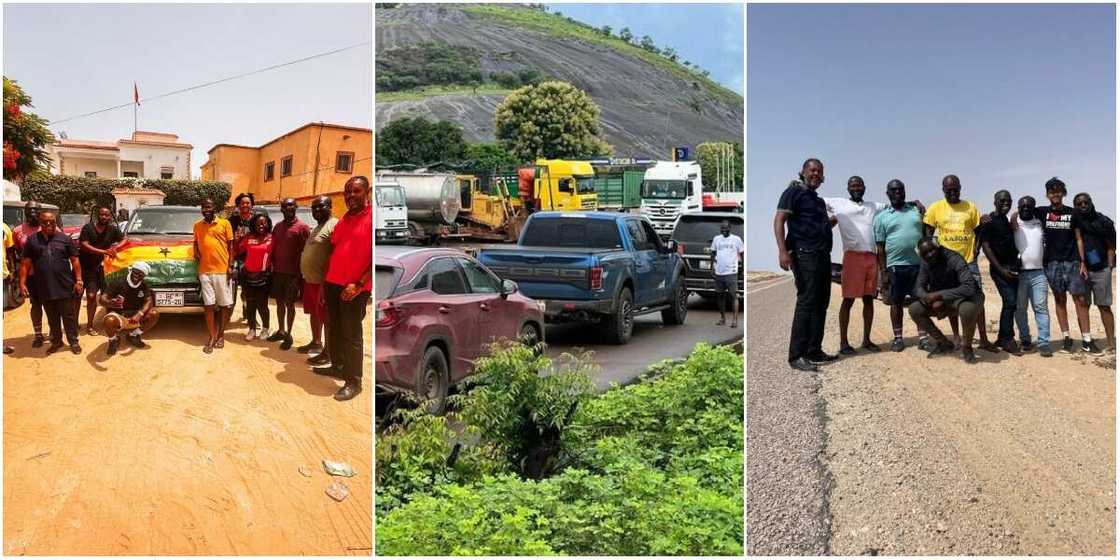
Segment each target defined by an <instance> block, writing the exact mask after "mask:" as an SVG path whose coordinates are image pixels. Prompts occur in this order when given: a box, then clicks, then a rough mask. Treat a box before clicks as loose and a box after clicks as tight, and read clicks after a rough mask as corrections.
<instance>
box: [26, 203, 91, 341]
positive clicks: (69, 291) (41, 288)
mask: <svg viewBox="0 0 1120 560" xmlns="http://www.w3.org/2000/svg"><path fill="white" fill-rule="evenodd" d="M39 226H40V229H39V232H38V233H36V234H34V235H32V236H31V237H28V238H27V241H26V242H24V245H23V261H22V263H21V266H20V271H19V276H20V277H19V289H20V292H21V293H23V296H24V297H27V296H28V295H29V293H30V291H29V290H28V287H27V279H28V277H29V276H30V277H31V279H32V282H34V283H35V293H37V294H38V297H39V299H40V300H41V301H42V302H43V311H45V312H46V313H47V324H48V325H49V329H50V338H51V345H50V347H49V348H47V354H48V355H49V354H53V353H55V352H57V351H58V350H59V349H60V348H62V331H63V328H65V329H66V340H67V342H69V343H70V351H71V352H73V353H75V354H80V353H81V352H82V347H81V346H79V345H78V318H77V313H76V311H77V310H76V309H75V308H74V298H77V297H80V296H81V293H82V288H83V285H82V264H81V263H80V262H78V247H77V246H76V245H74V243H73V241H72V240H71V239H70V236H69V235H66V234H65V233H63V232H62V231H61V230H60V229H58V215H57V214H56V213H55V212H54V211H52V210H47V211H43V212H40V213H39Z"/></svg>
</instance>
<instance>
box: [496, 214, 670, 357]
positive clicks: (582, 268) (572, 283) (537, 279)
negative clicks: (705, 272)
mask: <svg viewBox="0 0 1120 560" xmlns="http://www.w3.org/2000/svg"><path fill="white" fill-rule="evenodd" d="M675 245H676V244H675V242H672V241H670V242H669V243H668V244H664V243H662V241H661V239H660V237H658V235H657V232H656V231H654V229H653V225H652V224H651V223H650V222H649V220H648V219H646V218H644V217H642V216H636V215H631V214H619V213H614V212H537V213H535V214H533V215H532V216H530V217H529V220H528V221H527V222H526V223H525V227H524V228H523V229H522V231H521V237H520V239H519V240H518V242H517V245H516V246H514V247H510V248H485V249H483V250H481V251H480V252H479V254H478V260H479V261H481V262H482V263H483V264H484V265H486V266H487V267H488V268H489V269H490V270H492V271H493V272H494V273H495V274H497V275H498V276H500V277H501V278H502V279H509V280H513V281H515V282H517V284H518V288H519V289H520V291H521V292H522V293H524V294H525V295H527V296H529V297H531V298H533V299H536V300H538V301H542V302H544V304H545V321H547V322H550V323H561V322H570V321H578V322H586V323H598V324H600V325H602V327H603V328H604V331H605V332H604V334H605V335H606V337H607V339H608V340H610V341H612V342H614V343H615V344H626V343H627V342H629V341H630V336H631V334H633V332H634V317H636V316H638V315H645V314H648V313H655V312H661V319H662V320H663V321H664V322H665V324H667V325H680V324H683V323H684V320H685V315H687V313H688V290H687V288H686V286H685V277H684V263H683V262H682V261H681V257H680V256H679V255H678V254H677V251H676V247H675Z"/></svg>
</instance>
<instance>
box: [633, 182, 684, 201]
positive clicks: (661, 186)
mask: <svg viewBox="0 0 1120 560" xmlns="http://www.w3.org/2000/svg"><path fill="white" fill-rule="evenodd" d="M687 194H688V183H687V182H686V181H656V180H652V179H651V180H649V181H642V197H644V198H675V199H682V198H684V197H685V195H687Z"/></svg>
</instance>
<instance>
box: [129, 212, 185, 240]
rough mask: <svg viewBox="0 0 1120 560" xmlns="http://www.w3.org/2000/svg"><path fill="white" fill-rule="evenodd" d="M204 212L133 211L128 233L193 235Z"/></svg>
mask: <svg viewBox="0 0 1120 560" xmlns="http://www.w3.org/2000/svg"><path fill="white" fill-rule="evenodd" d="M201 219H202V214H201V212H199V211H198V210H194V209H181V210H180V209H176V210H171V209H166V210H140V209H138V210H137V211H136V212H133V214H132V219H131V220H129V221H128V226H126V233H128V234H129V235H135V234H144V233H156V234H178V235H191V234H193V232H194V224H195V222H197V221H199V220H201Z"/></svg>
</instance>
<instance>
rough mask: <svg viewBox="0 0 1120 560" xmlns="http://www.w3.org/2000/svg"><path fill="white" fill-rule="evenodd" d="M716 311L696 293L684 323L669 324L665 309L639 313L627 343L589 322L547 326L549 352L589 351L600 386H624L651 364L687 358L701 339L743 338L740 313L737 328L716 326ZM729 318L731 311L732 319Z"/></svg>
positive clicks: (720, 341) (715, 341) (722, 341)
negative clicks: (611, 339) (607, 337)
mask: <svg viewBox="0 0 1120 560" xmlns="http://www.w3.org/2000/svg"><path fill="white" fill-rule="evenodd" d="M717 309H718V308H717V307H716V304H715V302H710V303H709V302H706V301H705V300H703V299H702V298H700V297H698V296H696V295H693V296H692V297H691V298H690V300H689V307H688V317H687V318H686V319H685V323H684V324H683V325H680V326H675V327H670V326H665V325H664V324H662V322H661V313H653V314H650V315H646V316H643V317H638V318H636V319H635V321H634V335H633V337H632V338H631V339H630V343H629V344H626V345H624V346H618V345H615V344H610V343H604V342H602V340H601V334H600V331H599V330H598V329H597V328H594V327H592V328H588V326H587V325H579V324H565V325H549V326H548V328H547V329H546V331H545V342H547V343H548V355H549V356H551V357H554V358H555V357H556V356H559V355H561V354H563V353H573V354H578V353H580V352H582V351H591V352H593V359H594V360H595V362H596V363H597V364H598V365H599V368H600V369H599V371H598V372H597V374H596V375H595V385H596V387H598V388H599V389H600V390H605V389H607V388H609V387H610V386H611V384H612V383H618V384H620V385H625V384H626V383H628V382H631V381H633V380H635V379H637V378H638V377H639V376H640V375H642V374H643V373H645V372H646V370H647V369H648V368H649V366H650V365H651V364H654V363H656V362H659V361H661V360H665V359H678V358H683V357H685V356H687V355H688V354H689V352H691V351H692V349H693V348H694V347H695V346H696V345H697V344H698V343H701V342H708V343H711V344H729V343H732V342H735V341H737V340H739V339H741V338H742V337H743V321H742V320H741V319H742V317H740V321H739V326H738V328H736V329H732V328H730V326H728V325H724V326H717V325H716V321H717V320H719V311H718V310H717ZM730 317H731V315H730V313H728V320H729V321H730Z"/></svg>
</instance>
